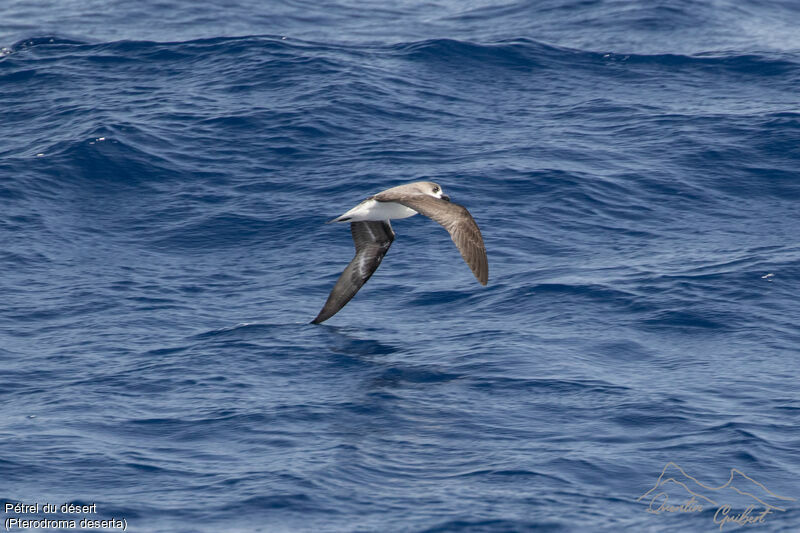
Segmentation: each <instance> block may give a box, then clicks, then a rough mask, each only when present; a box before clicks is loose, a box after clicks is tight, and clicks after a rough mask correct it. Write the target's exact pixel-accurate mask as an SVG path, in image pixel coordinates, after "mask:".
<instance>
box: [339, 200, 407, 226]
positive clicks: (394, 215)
mask: <svg viewBox="0 0 800 533" xmlns="http://www.w3.org/2000/svg"><path fill="white" fill-rule="evenodd" d="M416 214H417V212H416V211H414V210H413V209H411V208H408V207H406V206H404V205H403V204H398V203H396V202H379V201H377V200H375V199H374V198H367V199H366V200H364V201H363V202H361V203H360V204H358V205H357V206H355V207H354V208H353V209H351V210H350V211H348V212H347V213H345V214H343V215H342V216H340V217H338V218H334V219H333V220H331V222H365V221H370V220H373V221H377V220H391V219H398V218H408V217H413V216H414V215H416Z"/></svg>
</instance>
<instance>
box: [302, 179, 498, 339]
mask: <svg viewBox="0 0 800 533" xmlns="http://www.w3.org/2000/svg"><path fill="white" fill-rule="evenodd" d="M417 213H422V214H423V215H425V216H427V217H429V218H431V219H433V220H435V221H436V222H438V223H439V224H441V225H442V226H444V228H445V229H446V230H447V231H448V232H449V233H450V237H451V238H452V239H453V242H454V243H455V244H456V246H457V247H458V250H459V251H460V252H461V256H462V257H463V258H464V261H466V263H467V264H468V265H469V267H470V269H471V270H472V273H473V274H475V277H476V278H477V279H478V281H479V282H480V283H481V284H482V285H486V283H487V282H488V280H489V263H488V261H487V259H486V248H485V247H484V244H483V237H482V236H481V231H480V229H478V225H477V224H476V223H475V220H474V219H473V218H472V215H470V214H469V211H467V209H466V208H465V207H463V206H460V205H458V204H453V203H450V198H449V197H448V196H445V195H444V194H443V192H442V188H441V187H440V186H439V185H437V184H436V183H433V182H430V181H418V182H414V183H409V184H406V185H400V186H397V187H392V188H391V189H386V190H385V191H383V192H380V193H378V194H376V195H374V196H370V197H369V198H367V199H366V200H364V201H363V202H361V203H359V204H358V205H357V206H355V207H354V208H352V209H350V210H349V211H347V212H346V213H344V214H343V215H341V216H339V217H337V218H335V219H333V220H331V221H330V222H349V223H350V232H351V233H352V235H353V243H354V244H355V247H356V255H355V257H353V259H352V261H350V264H348V265H347V268H345V269H344V272H342V274H341V276H339V279H338V281H337V282H336V285H334V287H333V290H332V291H331V294H330V295H329V296H328V300H327V301H326V302H325V305H324V306H323V308H322V310H321V311H320V312H319V314H318V315H317V317H316V318H315V319H314V320H313V321H312V323H313V324H319V323H321V322H324V321H325V320H327V319H329V318H330V317H332V316H333V315H335V314H336V313H338V312H339V310H340V309H342V307H344V306H345V305H346V304H347V302H349V301H350V299H351V298H352V297H353V296H355V294H356V292H358V290H359V289H360V288H361V287H362V286H363V285H364V283H366V282H367V280H368V279H369V278H370V277H371V276H372V274H373V273H374V272H375V270H376V269H377V268H378V266H380V264H381V261H382V260H383V256H384V255H386V252H387V251H388V250H389V247H390V246H391V245H392V241H394V237H395V233H394V230H393V229H392V226H391V223H390V222H389V221H390V220H392V219H401V218H408V217H411V216H414V215H416V214H417Z"/></svg>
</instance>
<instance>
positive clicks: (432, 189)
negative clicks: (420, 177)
mask: <svg viewBox="0 0 800 533" xmlns="http://www.w3.org/2000/svg"><path fill="white" fill-rule="evenodd" d="M418 185H419V187H420V189H421V192H422V193H423V194H427V195H428V196H433V197H434V198H439V199H441V200H446V201H448V202H449V201H450V197H449V196H447V195H446V194H445V193H444V191H443V190H442V187H441V186H440V185H439V184H438V183H434V182H432V181H420V182H419V184H418Z"/></svg>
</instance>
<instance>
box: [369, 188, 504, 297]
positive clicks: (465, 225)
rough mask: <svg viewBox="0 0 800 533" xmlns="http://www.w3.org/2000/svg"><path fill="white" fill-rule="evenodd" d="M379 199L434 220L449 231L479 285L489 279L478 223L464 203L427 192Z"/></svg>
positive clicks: (380, 196) (484, 248)
mask: <svg viewBox="0 0 800 533" xmlns="http://www.w3.org/2000/svg"><path fill="white" fill-rule="evenodd" d="M374 198H375V200H377V201H379V202H396V203H398V204H403V205H404V206H406V207H410V208H411V209H413V210H414V211H416V212H418V213H421V214H423V215H425V216H426V217H428V218H430V219H433V220H435V221H436V222H438V223H439V224H441V225H442V226H444V228H445V229H446V230H447V231H448V233H450V238H451V239H453V242H454V243H455V245H456V247H457V248H458V251H459V252H461V257H463V258H464V261H465V262H466V263H467V265H469V268H470V270H472V273H473V274H474V275H475V277H476V278H477V279H478V281H479V282H480V284H481V285H486V284H487V283H488V282H489V260H488V259H487V258H486V246H485V245H484V244H483V237H482V236H481V230H480V229H479V228H478V224H477V223H476V222H475V219H474V218H472V215H471V214H470V213H469V211H467V208H466V207H464V206H463V205H458V204H454V203H451V202H450V201H448V200H441V199H439V198H435V197H433V196H428V195H427V194H399V195H398V194H383V193H382V194H377V195H375V197H374Z"/></svg>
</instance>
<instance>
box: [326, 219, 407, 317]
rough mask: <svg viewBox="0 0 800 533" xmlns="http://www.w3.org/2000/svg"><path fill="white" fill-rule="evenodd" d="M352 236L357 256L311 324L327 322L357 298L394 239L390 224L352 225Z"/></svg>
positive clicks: (364, 223)
mask: <svg viewBox="0 0 800 533" xmlns="http://www.w3.org/2000/svg"><path fill="white" fill-rule="evenodd" d="M350 233H352V234H353V244H355V247H356V255H355V256H354V257H353V259H352V260H351V261H350V264H349V265H347V268H345V269H344V272H342V275H341V276H339V280H338V281H337V282H336V285H334V286H333V290H332V291H331V294H330V295H329V296H328V300H327V301H326V302H325V305H324V306H323V307H322V311H320V312H319V314H318V315H317V318H315V319H314V320H312V321H311V323H312V324H319V323H321V322H324V321H326V320H328V319H329V318H330V317H332V316H333V315H335V314H336V313H338V312H339V310H340V309H341V308H342V307H344V306H345V305H346V304H347V302H349V301H350V299H351V298H352V297H353V296H355V295H356V293H357V292H358V289H360V288H361V287H362V286H363V285H364V284H365V283H366V282H367V280H368V279H369V278H370V276H372V274H373V272H375V270H377V268H378V267H379V266H380V264H381V260H382V259H383V256H384V255H386V252H387V251H389V247H390V246H391V245H392V241H393V240H394V231H393V230H392V226H391V225H390V224H389V222H388V221H366V222H352V223H351V224H350Z"/></svg>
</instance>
